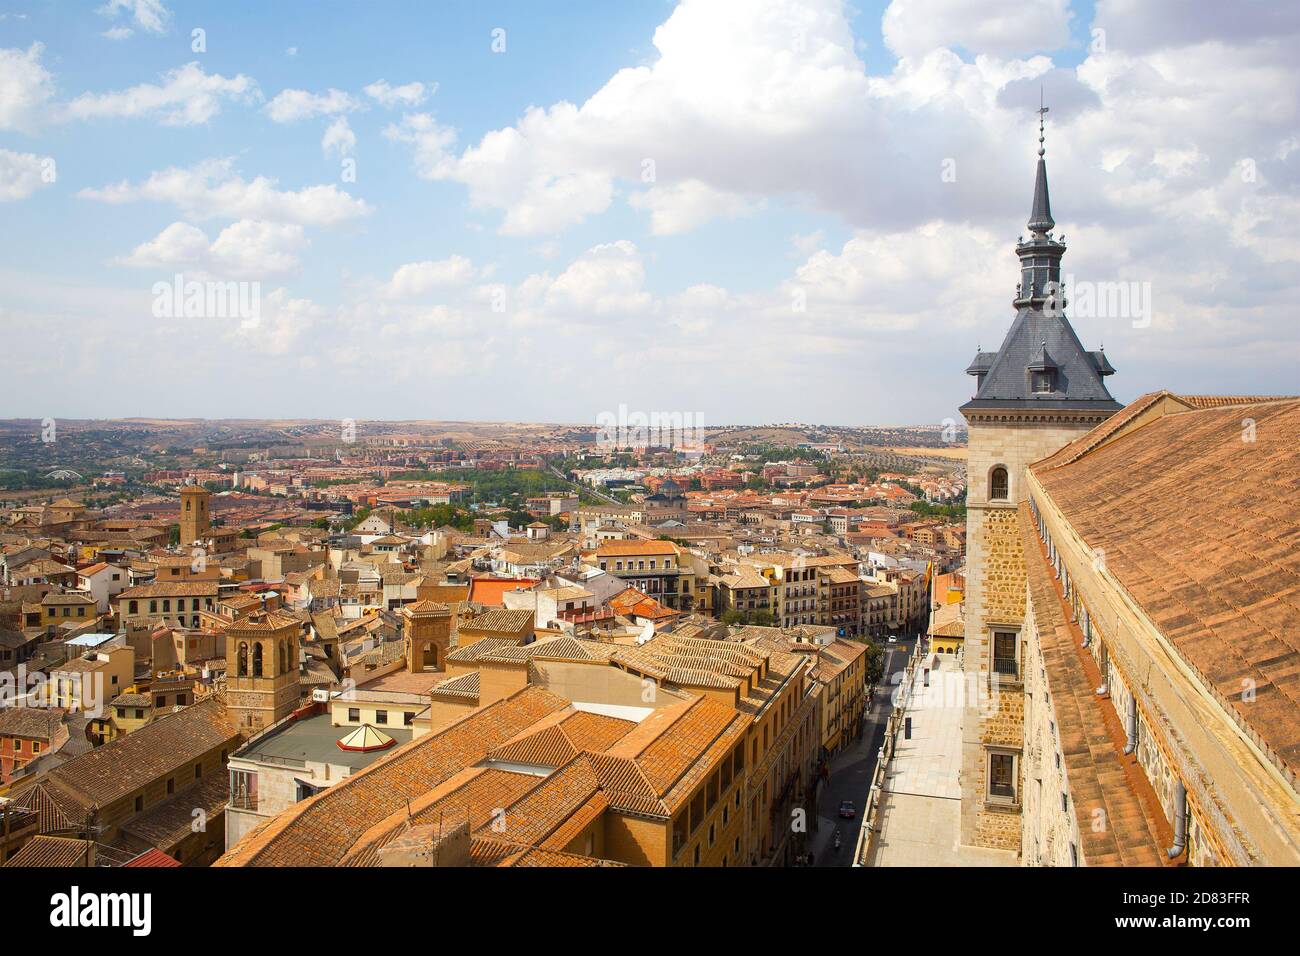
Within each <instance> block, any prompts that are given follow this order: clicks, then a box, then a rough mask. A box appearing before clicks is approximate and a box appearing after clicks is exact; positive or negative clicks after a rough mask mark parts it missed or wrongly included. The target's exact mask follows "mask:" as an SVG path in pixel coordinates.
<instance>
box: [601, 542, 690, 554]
mask: <svg viewBox="0 0 1300 956" xmlns="http://www.w3.org/2000/svg"><path fill="white" fill-rule="evenodd" d="M680 552H681V549H680V548H678V547H677V545H675V544H673V543H672V542H671V541H606V542H604V543H603V544H601V545H600V546H599V547H597V548H596V555H597V557H601V558H604V557H610V558H615V557H624V556H626V555H629V554H630V555H634V556H639V555H645V556H647V557H648V556H650V555H660V554H671V555H677V554H679V553H680Z"/></svg>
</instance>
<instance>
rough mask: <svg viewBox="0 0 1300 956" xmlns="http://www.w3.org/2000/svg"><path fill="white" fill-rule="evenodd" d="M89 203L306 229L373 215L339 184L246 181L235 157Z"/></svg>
mask: <svg viewBox="0 0 1300 956" xmlns="http://www.w3.org/2000/svg"><path fill="white" fill-rule="evenodd" d="M77 195H78V196H79V197H82V198H84V199H94V200H98V201H100V202H107V203H114V204H121V203H128V202H138V201H141V200H148V201H150V202H165V203H171V204H173V205H175V206H177V207H178V208H179V209H181V210H182V211H183V212H185V214H186V215H188V216H191V217H193V218H196V219H214V218H227V219H261V220H267V221H269V222H281V223H297V224H299V225H305V226H337V225H341V224H343V223H347V222H351V221H353V220H356V219H359V218H361V217H363V216H367V215H369V214H370V212H371V208H370V206H369V205H368V204H367V203H366V202H365V201H364V200H361V199H354V198H353V197H352V196H349V195H348V194H347V193H346V192H344V191H343V190H341V189H339V188H338V187H337V186H335V185H334V184H332V183H331V184H329V185H320V186H308V187H306V188H304V189H298V190H281V189H277V188H276V181H275V180H274V179H270V178H268V177H266V176H257V177H255V178H254V179H252V180H246V179H244V178H243V177H241V176H240V175H239V174H238V173H236V172H235V171H234V162H233V160H231V159H228V158H227V159H213V160H207V161H205V162H202V163H199V164H198V165H196V166H191V167H189V168H178V167H170V168H168V169H163V170H160V171H158V172H154V173H151V174H150V175H149V177H148V178H147V179H145V180H144V181H143V182H141V183H130V182H126V181H123V182H120V183H116V184H113V185H109V186H105V187H103V188H101V189H83V190H81V191H80V192H79V193H77Z"/></svg>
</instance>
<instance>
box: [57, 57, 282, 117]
mask: <svg viewBox="0 0 1300 956" xmlns="http://www.w3.org/2000/svg"><path fill="white" fill-rule="evenodd" d="M160 79H161V82H160V83H140V84H138V85H136V86H132V87H130V88H129V89H125V90H117V91H113V92H109V93H82V94H81V95H80V96H78V97H77V98H76V99H74V100H72V102H70V103H68V105H67V107H66V110H65V112H66V115H67V117H68V118H71V119H83V120H84V119H96V118H102V117H126V118H139V117H151V116H156V117H158V118H160V119H161V121H162V122H163V123H164V124H166V125H168V126H192V125H195V124H198V123H206V122H207V121H208V120H210V119H212V117H213V116H216V115H217V114H218V113H219V112H221V103H222V101H223V100H232V101H234V102H242V103H246V102H250V101H251V100H253V99H255V98H256V97H257V95H258V89H257V83H256V81H255V80H253V79H252V78H251V77H248V76H245V75H244V74H243V73H240V74H237V75H235V76H231V77H226V76H222V75H221V74H219V73H207V72H205V71H204V69H203V67H201V66H200V65H199V64H198V63H197V62H193V63H187V64H185V65H184V66H181V67H177V68H176V69H174V70H168V71H167V72H166V73H164V74H163V75H162V76H161V78H160Z"/></svg>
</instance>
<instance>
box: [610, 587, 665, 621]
mask: <svg viewBox="0 0 1300 956" xmlns="http://www.w3.org/2000/svg"><path fill="white" fill-rule="evenodd" d="M608 603H609V606H610V608H612V609H613V610H614V612H615V613H616V614H622V615H623V616H624V617H644V618H648V619H650V620H652V621H657V620H663V619H666V618H672V617H677V616H678V615H679V614H680V613H681V612H680V611H674V610H673V609H672V608H669V607H665V606H664V605H663V604H660V603H659V602H658V601H656V600H655V599H654V598H652V597H650V596H649V595H646V594H643V593H642V592H640V591H638V590H637V589H636V588H627V589H625V590H623V591H620V592H619V593H618V594H615V595H614V596H613V597H611V598H610V599H609V602H608Z"/></svg>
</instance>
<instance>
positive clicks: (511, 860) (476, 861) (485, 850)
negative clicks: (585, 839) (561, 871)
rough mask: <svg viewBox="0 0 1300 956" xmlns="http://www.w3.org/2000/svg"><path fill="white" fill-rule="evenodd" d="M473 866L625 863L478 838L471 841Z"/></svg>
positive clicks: (552, 865) (611, 864)
mask: <svg viewBox="0 0 1300 956" xmlns="http://www.w3.org/2000/svg"><path fill="white" fill-rule="evenodd" d="M470 860H471V861H472V865H473V866H545V867H557V866H564V867H569V866H584V867H585V866H622V865H623V864H621V863H616V862H614V861H613V860H600V859H597V858H595V857H591V856H582V855H580V854H577V853H559V852H557V851H555V850H543V849H540V848H538V847H531V846H527V845H521V844H517V843H507V842H505V841H502V840H483V839H475V840H472V841H471V842H470Z"/></svg>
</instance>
